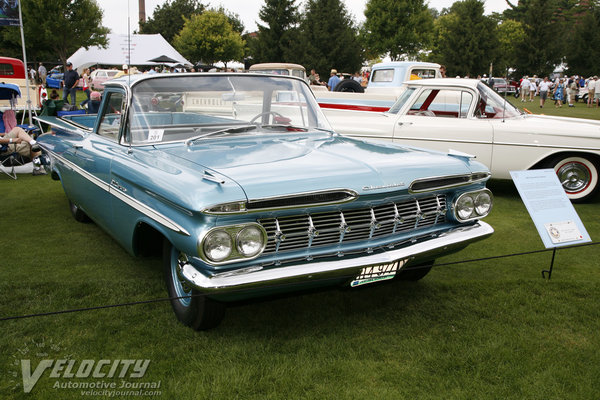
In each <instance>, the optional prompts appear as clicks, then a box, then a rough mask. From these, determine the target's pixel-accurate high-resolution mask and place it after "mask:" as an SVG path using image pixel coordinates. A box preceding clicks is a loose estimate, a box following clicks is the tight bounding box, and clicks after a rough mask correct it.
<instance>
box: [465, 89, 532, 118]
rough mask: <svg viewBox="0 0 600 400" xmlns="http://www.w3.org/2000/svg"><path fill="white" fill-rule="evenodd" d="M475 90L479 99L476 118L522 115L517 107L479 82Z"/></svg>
mask: <svg viewBox="0 0 600 400" xmlns="http://www.w3.org/2000/svg"><path fill="white" fill-rule="evenodd" d="M477 90H479V95H480V97H481V99H480V101H479V104H478V106H477V109H476V110H475V116H476V117H478V118H513V117H518V116H519V115H521V114H523V112H522V111H520V110H519V109H518V108H517V107H515V106H513V105H512V104H510V103H509V102H508V101H505V99H503V98H502V97H501V96H500V95H499V94H498V93H496V92H494V91H493V90H492V89H490V87H489V86H487V85H485V84H483V83H481V82H479V83H478V84H477Z"/></svg>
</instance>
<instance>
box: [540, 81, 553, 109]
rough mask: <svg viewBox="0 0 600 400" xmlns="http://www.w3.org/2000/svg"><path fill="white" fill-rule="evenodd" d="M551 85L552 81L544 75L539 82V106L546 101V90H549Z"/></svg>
mask: <svg viewBox="0 0 600 400" xmlns="http://www.w3.org/2000/svg"><path fill="white" fill-rule="evenodd" d="M551 85H552V82H550V81H549V80H548V77H547V76H545V77H544V80H543V81H541V82H540V87H539V89H540V108H543V107H544V103H545V102H546V99H547V98H548V92H549V91H550V86H551Z"/></svg>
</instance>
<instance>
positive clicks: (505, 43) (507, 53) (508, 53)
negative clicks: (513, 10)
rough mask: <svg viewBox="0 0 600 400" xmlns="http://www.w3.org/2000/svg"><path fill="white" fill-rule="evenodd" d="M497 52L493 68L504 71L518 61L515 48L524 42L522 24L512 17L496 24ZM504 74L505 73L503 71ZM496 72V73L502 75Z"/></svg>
mask: <svg viewBox="0 0 600 400" xmlns="http://www.w3.org/2000/svg"><path fill="white" fill-rule="evenodd" d="M497 33H498V54H497V58H496V62H495V66H494V69H495V70H497V71H506V70H507V68H513V67H514V66H515V65H517V63H518V58H517V49H518V48H519V46H521V45H522V44H523V43H524V42H525V29H524V28H523V24H522V23H520V22H518V21H515V20H513V19H507V20H504V21H502V23H500V25H498V29H497ZM504 74H505V73H504ZM504 74H501V73H498V75H504Z"/></svg>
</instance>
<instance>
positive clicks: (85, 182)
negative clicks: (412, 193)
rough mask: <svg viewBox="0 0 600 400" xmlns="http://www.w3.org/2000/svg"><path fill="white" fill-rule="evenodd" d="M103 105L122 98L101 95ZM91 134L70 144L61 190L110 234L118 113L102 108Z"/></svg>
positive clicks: (120, 95)
mask: <svg viewBox="0 0 600 400" xmlns="http://www.w3.org/2000/svg"><path fill="white" fill-rule="evenodd" d="M104 96H106V97H107V101H105V102H104V103H103V104H104V105H106V104H111V102H114V101H113V100H114V99H113V98H114V96H117V97H123V96H124V94H123V93H121V92H105V94H104ZM99 116H100V117H99V120H98V121H97V122H96V126H95V128H94V130H93V131H92V132H91V133H90V134H88V135H87V136H86V137H85V138H83V139H82V140H74V141H71V144H72V146H71V148H69V149H67V150H66V151H65V153H64V157H65V159H66V160H67V165H68V167H70V168H67V170H68V171H69V172H68V173H67V174H66V175H67V176H65V177H64V181H63V183H64V185H65V190H66V189H67V186H68V188H69V189H68V191H67V193H68V196H69V198H70V199H71V201H73V202H74V203H75V204H77V205H78V206H79V207H81V208H82V210H83V211H84V212H85V213H86V214H87V215H88V216H89V217H91V218H92V219H93V220H94V221H95V222H96V223H97V224H98V225H100V226H101V227H102V228H104V229H105V230H107V231H108V232H113V225H114V224H113V216H112V196H111V194H110V185H111V163H112V159H113V157H114V151H115V146H118V143H117V138H118V133H119V126H120V124H121V122H120V121H121V115H120V110H119V112H118V113H115V112H114V111H113V110H112V109H111V107H107V106H103V109H102V110H100V114H99Z"/></svg>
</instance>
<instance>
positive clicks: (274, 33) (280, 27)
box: [251, 0, 299, 62]
mask: <svg viewBox="0 0 600 400" xmlns="http://www.w3.org/2000/svg"><path fill="white" fill-rule="evenodd" d="M294 3H295V1H294V0H265V5H264V6H263V7H262V8H261V9H260V11H259V13H258V16H259V18H260V20H261V21H263V22H264V24H258V38H257V40H253V41H252V42H251V53H252V57H253V59H254V62H294V59H295V58H296V55H295V54H294V52H293V50H292V49H293V48H294V42H295V41H296V40H297V36H296V35H297V28H298V20H299V16H298V7H297V6H296V5H295V4H294Z"/></svg>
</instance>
